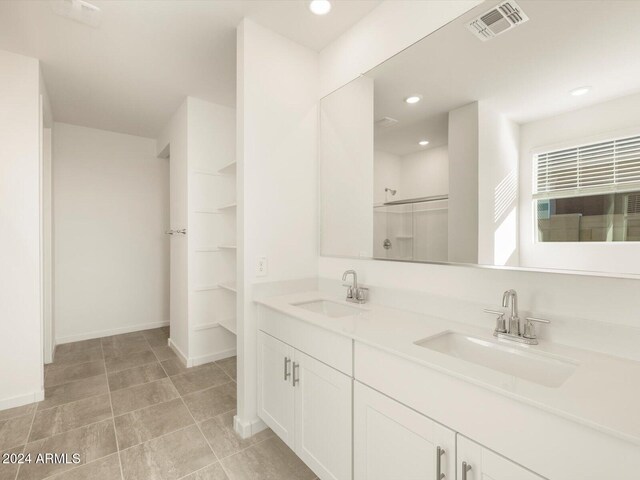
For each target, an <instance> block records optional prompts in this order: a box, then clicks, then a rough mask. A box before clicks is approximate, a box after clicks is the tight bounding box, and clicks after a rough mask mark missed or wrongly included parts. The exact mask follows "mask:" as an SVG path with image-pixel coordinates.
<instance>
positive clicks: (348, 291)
mask: <svg viewBox="0 0 640 480" xmlns="http://www.w3.org/2000/svg"><path fill="white" fill-rule="evenodd" d="M342 286H343V287H347V299H349V298H353V287H352V286H351V285H347V284H346V283H345V284H343V285H342Z"/></svg>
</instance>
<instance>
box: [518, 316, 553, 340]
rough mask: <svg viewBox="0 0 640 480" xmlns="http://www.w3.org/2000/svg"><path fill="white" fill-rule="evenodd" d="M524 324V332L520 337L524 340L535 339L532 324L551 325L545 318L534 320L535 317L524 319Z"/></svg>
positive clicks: (534, 328)
mask: <svg viewBox="0 0 640 480" xmlns="http://www.w3.org/2000/svg"><path fill="white" fill-rule="evenodd" d="M525 320H526V321H525V323H524V332H522V336H523V337H524V338H530V339H535V338H537V337H536V326H535V325H534V324H533V322H536V323H551V321H550V320H547V319H546V318H536V317H526V318H525Z"/></svg>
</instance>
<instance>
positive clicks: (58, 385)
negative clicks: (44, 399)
mask: <svg viewBox="0 0 640 480" xmlns="http://www.w3.org/2000/svg"><path fill="white" fill-rule="evenodd" d="M97 362H98V360H96V361H95V362H87V363H97ZM100 363H103V362H102V361H100ZM78 365H83V364H82V363H79V364H78ZM100 375H103V374H102V373H98V374H96V375H89V376H87V377H82V378H78V379H76V380H71V381H70V382H64V383H58V384H56V385H49V386H48V387H47V386H45V387H44V388H45V389H46V388H56V387H61V386H63V385H69V384H70V383H75V382H81V381H82V380H87V379H88V378H93V377H99V376H100Z"/></svg>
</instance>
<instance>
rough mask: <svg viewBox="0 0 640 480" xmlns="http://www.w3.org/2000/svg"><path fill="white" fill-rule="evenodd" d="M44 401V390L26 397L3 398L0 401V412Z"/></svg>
mask: <svg viewBox="0 0 640 480" xmlns="http://www.w3.org/2000/svg"><path fill="white" fill-rule="evenodd" d="M42 400H44V390H39V391H37V392H33V393H27V394H26V395H18V396H17V397H10V398H3V399H2V400H0V410H6V409H8V408H14V407H21V406H23V405H29V404H30V403H35V402H41V401H42Z"/></svg>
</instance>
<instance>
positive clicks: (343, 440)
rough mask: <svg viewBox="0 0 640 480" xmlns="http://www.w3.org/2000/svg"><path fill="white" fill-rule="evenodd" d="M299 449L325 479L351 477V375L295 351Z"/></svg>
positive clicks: (303, 456)
mask: <svg viewBox="0 0 640 480" xmlns="http://www.w3.org/2000/svg"><path fill="white" fill-rule="evenodd" d="M294 361H295V363H294V366H295V368H294V372H293V375H294V382H295V384H296V385H295V397H296V420H295V425H296V435H295V438H296V440H295V449H294V450H295V452H296V453H297V454H298V456H299V457H300V458H301V459H302V460H303V461H304V462H305V463H306V464H307V465H308V466H309V467H310V468H311V469H312V470H313V471H314V472H315V474H316V475H318V477H320V478H321V479H322V480H330V479H335V480H347V479H351V395H352V380H351V377H348V376H347V375H344V374H343V373H340V372H338V371H337V370H334V369H333V368H331V367H329V366H327V365H325V364H324V363H322V362H319V361H318V360H316V359H314V358H311V357H309V356H308V355H305V354H304V353H302V352H299V351H298V350H296V351H295V360H294Z"/></svg>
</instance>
